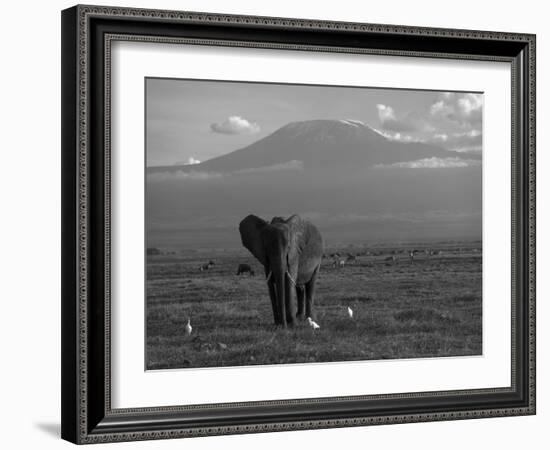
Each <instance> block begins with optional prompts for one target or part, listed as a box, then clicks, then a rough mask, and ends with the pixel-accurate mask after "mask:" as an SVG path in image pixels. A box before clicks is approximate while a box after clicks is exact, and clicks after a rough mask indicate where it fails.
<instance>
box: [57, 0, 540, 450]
mask: <svg viewBox="0 0 550 450" xmlns="http://www.w3.org/2000/svg"><path fill="white" fill-rule="evenodd" d="M62 20H63V50H62V53H63V61H62V66H63V67H62V74H63V75H62V76H63V89H62V90H63V98H62V104H63V130H62V136H63V139H62V146H63V149H62V151H63V168H62V169H63V170H62V172H63V181H62V184H63V199H62V201H63V218H62V219H63V220H62V222H63V251H62V253H63V283H62V285H63V286H62V288H63V293H62V334H63V344H62V381H63V383H62V386H63V388H62V437H63V438H65V439H67V440H70V441H72V442H75V443H79V444H84V443H99V442H112V441H133V440H144V439H165V438H174V437H193V436H208V435H221V434H238V433H251V432H270V431H285V430H300V429H314V428H329V427H348V426H362V425H373V424H390V423H404V422H423V421H440V420H452V419H468V418H482V417H499V416H511V415H529V414H534V413H535V36H534V35H530V34H514V33H500V32H487V31H470V30H450V29H440V28H424V27H405V26H395V25H377V24H364V23H347V22H332V21H317V20H303V19H286V18H272V17H255V16H235V15H219V14H205V13H195V12H178V11H160V10H146V9H129V8H114V7H98V6H80V5H79V6H75V7H73V8H70V9H68V10H65V11H64V12H63V15H62ZM94 20H96V21H97V22H98V23H99V22H100V21H101V20H103V21H105V20H107V21H112V22H113V23H115V22H116V23H118V25H117V26H119V28H118V29H119V30H121V31H123V32H108V31H105V32H103V34H99V36H100V38H101V39H100V40H97V36H98V34H97V32H96V34H94V33H92V30H91V24H92V22H93V21H94ZM126 23H131V24H134V25H135V24H136V23H137V24H138V28H139V25H142V27H146V26H147V24H153V23H156V24H159V23H160V24H166V25H167V26H170V27H172V28H171V29H172V30H173V29H174V26H177V27H178V26H179V27H181V28H182V29H185V27H186V26H197V25H198V26H204V27H210V28H212V27H214V28H220V27H225V29H227V30H229V29H230V27H239V28H244V29H245V30H246V31H247V33H248V35H250V36H251V37H252V36H254V33H255V31H259V30H269V31H271V32H276V33H279V34H278V35H279V36H283V35H284V34H285V33H286V34H288V33H291V32H301V31H311V30H315V31H317V32H322V33H326V32H330V33H331V34H332V35H337V36H345V35H347V34H348V33H355V34H354V35H355V36H364V37H365V38H368V37H369V36H375V37H376V39H378V40H379V41H380V40H382V41H383V40H384V37H386V38H388V39H389V38H391V37H398V38H399V39H400V40H401V41H404V42H406V41H407V39H408V38H409V37H412V38H418V37H424V38H433V39H434V42H436V41H437V42H440V41H441V40H447V41H448V42H449V43H452V42H455V41H453V40H456V42H460V43H462V44H461V45H462V47H460V48H459V50H457V51H454V52H445V51H441V49H440V48H438V47H437V45H435V44H434V46H433V48H429V49H426V48H422V49H421V50H416V49H415V48H412V47H414V45H413V43H411V44H410V46H408V48H406V49H403V48H400V49H396V48H381V47H384V45H383V44H382V45H381V44H380V43H379V42H378V44H377V45H376V46H372V47H369V46H368V45H367V46H339V45H330V44H327V43H325V42H323V43H322V44H321V45H319V44H318V43H311V44H309V43H303V42H301V43H297V42H290V43H282V42H273V41H271V42H269V41H261V40H258V39H256V40H252V39H250V40H247V39H230V38H228V39H220V38H212V37H210V38H203V37H200V38H198V37H175V36H172V35H170V36H168V35H166V36H163V35H160V36H158V35H157V36H153V35H151V34H146V33H140V32H135V31H134V30H133V29H132V30H131V31H127V30H125V29H124V26H125V24H126ZM107 28H108V27H107ZM228 33H229V31H228ZM94 37H95V38H96V40H97V42H96V43H95V44H94V41H93V38H94ZM117 40H125V41H142V42H156V43H174V44H178V43H184V44H193V45H216V46H241V47H255V48H265V49H266V50H268V49H289V50H303V51H317V52H340V53H343V52H346V53H362V54H383V55H396V56H409V57H431V58H451V59H478V60H486V61H505V62H509V63H510V64H511V67H512V93H511V95H512V124H511V131H512V193H511V195H512V211H511V217H512V240H511V244H512V342H511V352H512V373H511V379H512V383H511V386H510V387H509V388H494V389H477V390H459V391H445V392H443V391H438V392H423V393H404V394H392V395H372V396H358V397H331V398H319V399H290V400H282V401H273V402H271V401H267V402H249V403H233V404H216V405H191V406H171V407H151V408H136V409H112V408H111V401H110V398H111V384H110V380H111V374H110V371H111V364H110V326H111V324H110V243H111V241H110V183H111V173H110V94H111V92H110V73H111V70H110V67H111V44H112V42H113V41H117ZM415 42H419V41H418V40H416V41H415ZM469 42H471V50H472V51H465V50H464V48H465V47H464V46H467V45H468V44H469ZM480 43H485V44H486V48H487V49H489V51H488V52H487V53H486V54H483V53H480V52H476V51H475V50H476V46H479V45H480ZM492 43H493V44H495V45H491V44H492ZM405 47H407V46H405ZM493 48H495V49H496V50H491V49H493ZM455 49H456V47H455ZM499 49H501V50H500V53H499ZM99 53H101V56H102V57H101V58H99V59H98V58H96V54H99ZM94 58H95V59H94ZM98 74H99V75H98ZM101 74H103V78H102V79H101ZM94 77H95V78H94ZM98 77H99V78H100V79H101V81H102V83H101V84H98V82H97V79H98ZM92 80H95V81H93V83H92ZM94 83H95V84H94ZM101 85H102V89H103V92H102V93H101V99H102V111H100V112H101V113H102V114H101V115H102V117H103V119H102V120H103V123H102V124H101V125H100V124H99V123H97V122H98V121H97V114H96V115H95V116H94V115H93V114H92V113H91V111H92V110H93V109H94V105H93V102H94V101H97V96H98V95H99V94H100V92H98V91H99V90H100V88H99V87H100V86H101ZM98 86H99V87H98ZM96 109H97V108H96ZM96 112H97V111H96ZM99 125H100V126H99ZM98 128H99V132H98V131H97V130H96V129H98ZM94 130H95V131H94ZM94 133H95V134H94ZM93 136H96V138H95V140H94V137H93ZM101 147H102V148H101ZM98 148H99V149H101V156H99V157H98V153H97V152H98V151H99V150H98ZM98 158H99V161H100V164H99V166H97V164H98V163H95V162H94V163H93V164H92V163H91V161H96V160H97V159H98ZM98 167H99V169H98ZM98 205H99V206H98ZM98 235H99V238H97V237H95V239H94V236H98ZM95 267H98V268H99V269H101V270H99V269H98V270H96V271H94V268H95ZM97 280H100V281H101V282H100V283H98V282H97ZM98 317H99V319H98ZM98 352H99V355H100V356H97V355H96V354H97V353H98ZM497 396H507V397H498V398H499V399H500V400H499V401H497ZM460 398H464V399H466V400H467V401H470V403H471V406H468V405H467V406H466V407H464V406H461V407H458V406H457V405H458V404H456V405H454V406H453V405H452V404H449V406H448V407H445V405H444V404H443V405H442V404H439V403H437V399H451V400H454V399H460ZM493 398H494V400H493ZM426 399H432V400H433V401H434V405H433V407H427V409H426V407H424V408H422V407H420V406H418V408H416V409H417V410H416V411H415V404H416V403H415V402H416V401H418V400H426ZM505 399H507V400H505ZM358 400H361V401H364V402H369V401H370V402H380V401H388V402H389V401H392V400H399V401H401V403H402V404H404V405H406V406H407V407H408V409H407V410H406V412H405V409H404V408H403V407H402V406H401V407H396V408H394V409H392V410H387V411H386V413H382V414H381V413H376V411H377V410H374V412H372V411H371V412H366V413H362V414H358V413H355V410H351V409H350V410H349V412H345V411H344V412H342V413H341V414H340V415H339V416H338V417H336V416H334V414H332V415H330V414H328V412H327V413H326V417H322V415H321V416H319V415H317V416H316V418H312V417H308V413H307V411H308V410H307V407H308V405H309V406H310V407H311V406H312V405H324V406H326V407H327V408H329V406H330V405H331V404H335V403H338V402H346V401H358ZM407 402H408V403H407ZM365 404H366V403H365ZM296 406H299V407H302V408H305V409H304V411H305V412H304V413H303V414H302V415H296V414H294V415H291V414H290V412H292V411H293V407H296ZM251 407H257V408H263V409H261V410H258V411H259V412H261V413H266V409H265V408H270V407H271V408H273V410H274V411H275V408H281V407H283V408H286V409H287V414H288V418H287V420H284V419H283V420H276V419H273V420H257V421H256V422H255V421H254V420H252V419H249V420H248V421H246V420H244V421H243V420H241V416H239V419H238V420H237V415H236V416H235V420H233V423H231V420H229V423H222V422H220V421H217V420H215V418H214V416H212V418H211V422H210V423H209V422H208V418H209V416H208V414H209V411H213V410H223V409H224V408H234V409H235V410H237V409H239V408H251ZM411 407H412V410H411ZM400 408H401V409H400ZM378 410H379V411H383V410H384V407H383V406H379V408H378ZM327 411H328V410H327ZM411 411H412V412H411ZM190 412H201V413H202V414H203V415H202V416H201V417H200V419H201V420H198V421H197V422H195V423H194V422H193V421H192V420H188V421H186V420H187V419H185V415H186V414H189V413H190ZM277 417H284V415H282V416H281V414H280V410H279V412H278V416H277ZM317 417H319V418H317ZM290 419H291V420H290Z"/></svg>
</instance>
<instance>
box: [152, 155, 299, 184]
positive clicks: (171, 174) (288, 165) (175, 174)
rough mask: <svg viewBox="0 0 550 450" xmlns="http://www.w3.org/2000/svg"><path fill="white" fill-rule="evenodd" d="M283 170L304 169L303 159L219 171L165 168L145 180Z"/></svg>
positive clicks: (190, 178) (194, 178) (216, 176)
mask: <svg viewBox="0 0 550 450" xmlns="http://www.w3.org/2000/svg"><path fill="white" fill-rule="evenodd" d="M283 170H304V163H303V161H297V160H292V161H287V162H284V163H280V164H273V165H271V166H261V167H251V168H249V169H241V170H235V171H233V172H227V173H220V172H202V171H194V170H191V171H189V172H187V171H184V170H174V171H170V170H167V171H165V172H154V173H150V174H148V175H147V182H151V183H155V182H163V181H175V180H199V181H203V180H213V179H219V178H222V177H226V176H231V175H245V174H251V173H270V172H279V171H283Z"/></svg>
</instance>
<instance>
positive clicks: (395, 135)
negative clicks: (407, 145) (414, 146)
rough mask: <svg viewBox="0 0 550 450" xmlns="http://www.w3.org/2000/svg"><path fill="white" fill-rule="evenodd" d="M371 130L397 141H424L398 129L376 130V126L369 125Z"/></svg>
mask: <svg viewBox="0 0 550 450" xmlns="http://www.w3.org/2000/svg"><path fill="white" fill-rule="evenodd" d="M371 129H372V130H374V131H376V132H377V133H378V134H380V135H381V136H384V137H385V138H386V139H389V140H390V141H397V142H426V140H425V139H422V138H420V137H418V136H413V135H412V134H410V133H402V132H398V131H386V130H378V129H376V128H373V127H371Z"/></svg>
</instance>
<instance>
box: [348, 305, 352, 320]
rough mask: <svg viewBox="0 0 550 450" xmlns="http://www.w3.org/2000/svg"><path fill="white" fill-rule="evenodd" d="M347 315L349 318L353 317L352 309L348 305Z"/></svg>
mask: <svg viewBox="0 0 550 450" xmlns="http://www.w3.org/2000/svg"><path fill="white" fill-rule="evenodd" d="M348 316H349V318H350V319H353V309H351V308H350V307H349V306H348Z"/></svg>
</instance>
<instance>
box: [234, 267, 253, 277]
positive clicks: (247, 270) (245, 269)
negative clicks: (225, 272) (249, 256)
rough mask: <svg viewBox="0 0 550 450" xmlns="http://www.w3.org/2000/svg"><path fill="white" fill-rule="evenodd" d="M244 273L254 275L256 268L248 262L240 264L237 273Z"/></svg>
mask: <svg viewBox="0 0 550 450" xmlns="http://www.w3.org/2000/svg"><path fill="white" fill-rule="evenodd" d="M243 273H249V274H250V276H251V277H253V276H254V269H252V267H250V265H248V264H239V268H238V269H237V275H242V274H243Z"/></svg>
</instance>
